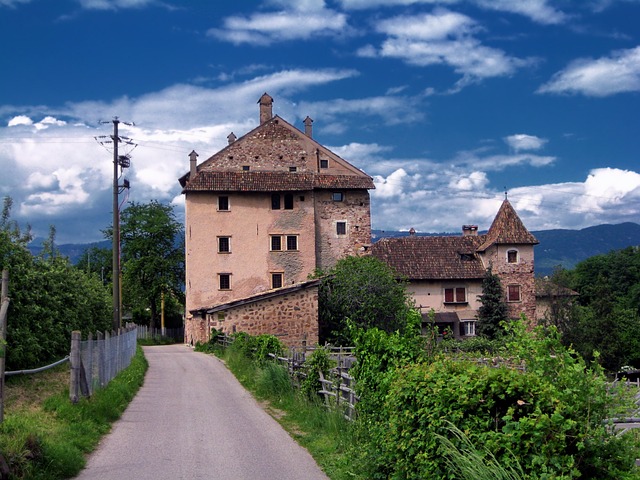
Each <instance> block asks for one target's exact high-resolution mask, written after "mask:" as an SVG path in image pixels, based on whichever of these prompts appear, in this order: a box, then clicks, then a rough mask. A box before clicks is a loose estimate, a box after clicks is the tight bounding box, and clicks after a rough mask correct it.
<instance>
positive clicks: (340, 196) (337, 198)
mask: <svg viewBox="0 0 640 480" xmlns="http://www.w3.org/2000/svg"><path fill="white" fill-rule="evenodd" d="M331 199H332V200H333V201H334V202H341V201H342V200H344V195H343V194H342V192H333V193H332V194H331Z"/></svg>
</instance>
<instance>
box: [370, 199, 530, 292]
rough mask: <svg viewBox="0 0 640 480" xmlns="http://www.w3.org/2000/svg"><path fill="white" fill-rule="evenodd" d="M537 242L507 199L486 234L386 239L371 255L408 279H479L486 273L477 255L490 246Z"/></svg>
mask: <svg viewBox="0 0 640 480" xmlns="http://www.w3.org/2000/svg"><path fill="white" fill-rule="evenodd" d="M537 243H538V240H537V239H536V237H534V236H533V235H532V234H531V233H530V232H529V231H528V230H527V229H526V227H525V226H524V224H523V223H522V221H521V220H520V217H518V214H517V213H516V211H515V210H514V209H513V207H512V206H511V204H510V203H509V201H508V200H505V201H504V202H503V203H502V205H501V206H500V210H498V213H497V214H496V217H495V218H494V220H493V223H492V224H491V227H490V228H489V231H488V232H487V233H486V234H485V235H468V236H449V237H419V236H415V235H410V236H408V237H396V238H383V239H382V240H380V241H378V242H376V243H374V244H373V245H372V246H371V253H372V254H373V255H374V256H375V257H377V258H379V259H380V260H382V261H384V262H385V263H387V264H388V265H389V266H391V267H392V268H393V269H394V270H395V271H396V272H397V273H398V274H400V275H402V276H404V277H407V278H408V279H409V280H419V279H420V280H462V279H479V278H483V277H484V275H485V273H486V270H485V267H484V265H483V264H482V260H481V259H480V256H479V255H478V254H479V253H482V252H484V251H485V250H487V249H488V248H489V247H490V246H491V245H495V244H514V245H518V244H519V245H536V244H537Z"/></svg>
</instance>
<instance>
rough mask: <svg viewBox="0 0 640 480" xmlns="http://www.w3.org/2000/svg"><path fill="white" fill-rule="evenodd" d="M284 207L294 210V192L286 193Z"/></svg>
mask: <svg viewBox="0 0 640 480" xmlns="http://www.w3.org/2000/svg"><path fill="white" fill-rule="evenodd" d="M284 209H285V210H293V193H285V194H284Z"/></svg>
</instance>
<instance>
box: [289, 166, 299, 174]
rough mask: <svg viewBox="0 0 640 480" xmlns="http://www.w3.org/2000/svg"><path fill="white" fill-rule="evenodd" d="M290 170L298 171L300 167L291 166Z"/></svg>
mask: <svg viewBox="0 0 640 480" xmlns="http://www.w3.org/2000/svg"><path fill="white" fill-rule="evenodd" d="M289 171H290V172H292V173H293V172H297V171H298V167H289Z"/></svg>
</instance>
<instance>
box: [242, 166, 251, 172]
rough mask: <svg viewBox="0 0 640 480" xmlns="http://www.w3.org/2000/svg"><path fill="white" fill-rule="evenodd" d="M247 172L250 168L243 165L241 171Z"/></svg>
mask: <svg viewBox="0 0 640 480" xmlns="http://www.w3.org/2000/svg"><path fill="white" fill-rule="evenodd" d="M249 170H251V167H250V166H249V165H243V166H242V171H243V172H248V171H249Z"/></svg>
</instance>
